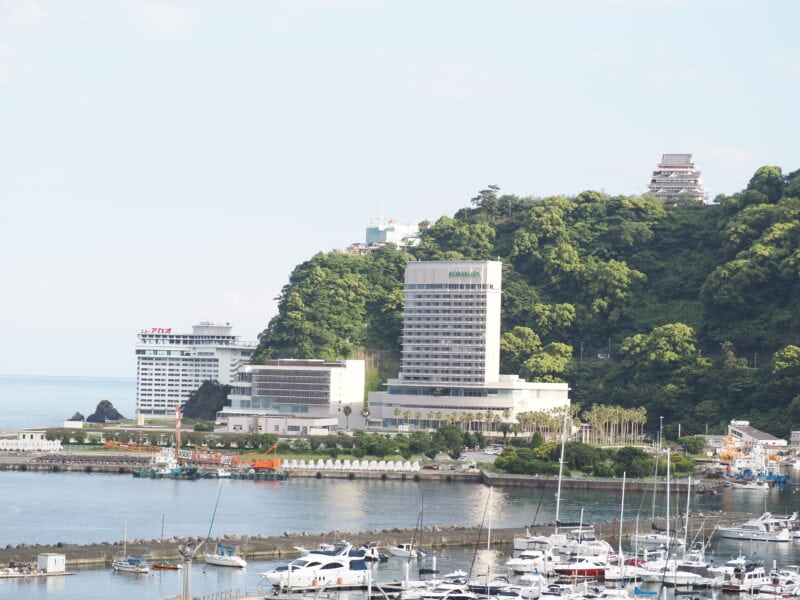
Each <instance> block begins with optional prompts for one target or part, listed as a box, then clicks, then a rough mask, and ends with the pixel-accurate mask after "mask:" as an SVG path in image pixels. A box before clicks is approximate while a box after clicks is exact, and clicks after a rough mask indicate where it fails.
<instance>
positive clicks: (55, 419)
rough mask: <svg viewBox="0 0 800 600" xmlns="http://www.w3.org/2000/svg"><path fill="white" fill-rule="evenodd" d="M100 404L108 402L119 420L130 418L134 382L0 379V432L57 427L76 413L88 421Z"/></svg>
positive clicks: (84, 379) (33, 377)
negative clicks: (117, 413)
mask: <svg viewBox="0 0 800 600" xmlns="http://www.w3.org/2000/svg"><path fill="white" fill-rule="evenodd" d="M101 400H108V401H109V402H111V404H113V405H114V408H116V409H117V410H118V411H119V412H120V413H121V414H122V415H123V416H125V417H127V418H133V416H134V411H135V408H136V380H135V379H132V378H111V377H47V376H35V375H0V431H6V430H10V429H19V428H23V427H60V426H61V425H62V424H63V423H64V421H66V420H67V419H69V418H70V417H72V416H73V415H74V414H75V413H76V412H79V413H81V414H82V415H83V416H84V417H88V416H89V415H91V414H92V413H93V412H94V411H95V409H96V408H97V404H98V403H99V402H100V401H101Z"/></svg>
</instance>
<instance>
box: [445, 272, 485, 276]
mask: <svg viewBox="0 0 800 600" xmlns="http://www.w3.org/2000/svg"><path fill="white" fill-rule="evenodd" d="M448 276H450V277H480V276H481V272H480V271H450V272H449V273H448Z"/></svg>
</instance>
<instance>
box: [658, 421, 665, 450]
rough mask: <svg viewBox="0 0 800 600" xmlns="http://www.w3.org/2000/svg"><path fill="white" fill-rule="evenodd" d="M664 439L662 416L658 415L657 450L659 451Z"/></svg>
mask: <svg viewBox="0 0 800 600" xmlns="http://www.w3.org/2000/svg"><path fill="white" fill-rule="evenodd" d="M663 440H664V417H658V451H659V452H661V445H662V444H663Z"/></svg>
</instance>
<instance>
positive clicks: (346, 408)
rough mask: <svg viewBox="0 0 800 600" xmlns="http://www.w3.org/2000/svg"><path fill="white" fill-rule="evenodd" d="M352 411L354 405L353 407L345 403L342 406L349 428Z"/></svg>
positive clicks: (346, 424)
mask: <svg viewBox="0 0 800 600" xmlns="http://www.w3.org/2000/svg"><path fill="white" fill-rule="evenodd" d="M352 412H353V407H351V406H350V405H349V404H345V405H344V406H343V407H342V413H343V414H344V419H345V427H347V429H350V414H351V413H352Z"/></svg>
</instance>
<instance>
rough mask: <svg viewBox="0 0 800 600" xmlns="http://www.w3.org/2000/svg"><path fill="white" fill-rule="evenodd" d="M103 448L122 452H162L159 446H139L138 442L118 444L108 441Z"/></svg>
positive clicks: (114, 441)
mask: <svg viewBox="0 0 800 600" xmlns="http://www.w3.org/2000/svg"><path fill="white" fill-rule="evenodd" d="M103 446H104V447H105V448H119V449H120V450H125V451H127V452H161V448H160V447H159V446H153V445H151V444H137V443H136V442H118V441H116V440H107V441H106V443H105V444H103Z"/></svg>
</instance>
